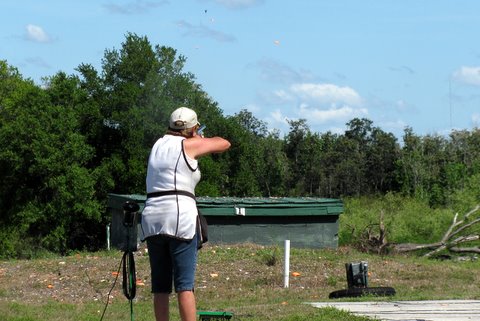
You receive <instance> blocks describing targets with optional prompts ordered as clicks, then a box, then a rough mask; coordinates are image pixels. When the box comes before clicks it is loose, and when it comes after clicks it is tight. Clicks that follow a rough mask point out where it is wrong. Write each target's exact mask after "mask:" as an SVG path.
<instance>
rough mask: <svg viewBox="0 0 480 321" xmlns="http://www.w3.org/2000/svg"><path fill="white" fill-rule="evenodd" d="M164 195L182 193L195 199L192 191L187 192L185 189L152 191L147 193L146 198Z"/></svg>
mask: <svg viewBox="0 0 480 321" xmlns="http://www.w3.org/2000/svg"><path fill="white" fill-rule="evenodd" d="M166 195H184V196H188V197H191V198H193V199H195V195H194V194H193V193H190V192H187V191H161V192H153V193H148V194H147V198H152V197H160V196H166Z"/></svg>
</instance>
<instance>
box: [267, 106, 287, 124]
mask: <svg viewBox="0 0 480 321" xmlns="http://www.w3.org/2000/svg"><path fill="white" fill-rule="evenodd" d="M270 117H271V118H272V119H273V120H274V121H275V122H276V123H280V124H286V123H287V117H285V116H284V115H283V114H282V112H281V111H280V110H279V109H277V110H275V111H272V112H271V113H270Z"/></svg>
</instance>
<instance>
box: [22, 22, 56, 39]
mask: <svg viewBox="0 0 480 321" xmlns="http://www.w3.org/2000/svg"><path fill="white" fill-rule="evenodd" d="M25 29H26V31H27V34H26V38H27V39H28V40H31V41H35V42H42V43H47V42H51V41H52V39H51V38H50V36H49V35H48V34H47V33H46V32H45V31H44V30H43V29H42V27H39V26H36V25H32V24H29V25H27V26H26V27H25Z"/></svg>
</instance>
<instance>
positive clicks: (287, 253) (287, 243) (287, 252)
mask: <svg viewBox="0 0 480 321" xmlns="http://www.w3.org/2000/svg"><path fill="white" fill-rule="evenodd" d="M283 270H284V275H283V276H284V278H283V281H284V282H283V284H284V285H283V287H284V288H288V280H289V276H290V240H285V260H284V267H283Z"/></svg>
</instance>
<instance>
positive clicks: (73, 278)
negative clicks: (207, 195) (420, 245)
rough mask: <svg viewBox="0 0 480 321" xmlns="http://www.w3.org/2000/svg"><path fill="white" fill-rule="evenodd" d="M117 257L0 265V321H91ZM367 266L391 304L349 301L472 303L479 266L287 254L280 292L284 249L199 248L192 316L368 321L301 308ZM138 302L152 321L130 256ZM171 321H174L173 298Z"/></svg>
mask: <svg viewBox="0 0 480 321" xmlns="http://www.w3.org/2000/svg"><path fill="white" fill-rule="evenodd" d="M121 256H122V253H121V252H118V251H110V252H101V253H78V254H75V255H71V256H68V257H57V258H48V259H36V260H25V261H20V260H11V261H0V315H1V316H2V317H1V319H2V320H5V321H20V320H21V321H37V320H53V321H56V320H81V321H82V320H85V321H86V320H92V321H93V320H100V317H101V315H102V312H103V309H104V307H105V303H106V299H107V293H108V292H109V290H110V289H111V288H112V286H113V284H114V282H115V278H116V272H117V270H118V267H119V263H120V259H121ZM358 261H368V264H369V270H370V275H369V285H370V286H372V287H379V286H389V287H394V288H395V290H396V292H397V294H396V296H394V297H378V298H372V297H363V298H350V299H349V300H356V301H362V300H372V299H374V300H426V299H429V300H433V299H435V300H440V299H480V288H479V287H478V284H479V282H480V273H478V271H479V269H480V262H478V261H476V260H473V261H470V260H468V261H439V260H432V259H424V258H418V257H415V256H384V257H382V256H376V255H369V254H365V253H360V252H358V251H356V250H354V249H352V248H349V247H341V248H339V249H336V250H325V249H324V250H314V249H295V248H293V249H292V250H291V254H290V271H291V272H297V273H298V274H299V275H298V276H297V277H294V276H290V286H289V288H284V287H283V282H284V277H283V249H282V248H279V247H273V246H272V247H264V246H258V245H251V244H244V245H235V246H225V245H224V246H213V245H207V246H205V247H204V248H203V249H202V250H201V251H200V253H199V265H198V269H197V276H196V281H197V285H196V290H195V293H196V296H197V308H198V310H205V311H228V312H232V313H234V318H233V319H232V321H240V320H242V321H245V320H249V321H268V320H275V321H296V320H313V321H324V320H325V321H327V320H328V321H340V320H342V321H349V320H351V321H360V320H369V319H367V318H364V317H359V316H354V315H352V314H350V313H347V312H344V311H339V310H336V309H334V308H322V309H319V308H314V307H312V306H310V305H309V304H307V303H308V302H321V301H323V302H324V301H331V300H330V299H329V298H328V295H329V293H330V292H332V291H335V290H339V289H344V288H345V287H346V286H347V284H346V276H345V263H348V262H358ZM135 263H136V267H137V269H136V270H137V280H138V282H139V285H138V286H137V295H136V297H135V300H134V319H135V320H137V321H142V320H154V317H153V311H152V306H151V299H152V298H151V294H150V286H149V278H150V277H149V273H150V271H149V266H148V257H147V255H146V254H145V251H144V250H140V251H138V252H136V253H135ZM142 284H145V285H142ZM109 301H110V304H109V306H108V308H107V310H106V313H105V317H104V319H103V320H115V321H117V320H130V306H129V302H128V300H127V299H126V298H125V297H124V296H123V293H122V287H121V278H120V279H119V280H118V281H117V283H116V285H115V287H114V288H113V290H112V292H111V297H110V299H109ZM171 314H172V318H171V320H173V321H176V320H179V316H178V312H177V305H176V301H175V298H174V297H173V299H172V304H171Z"/></svg>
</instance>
